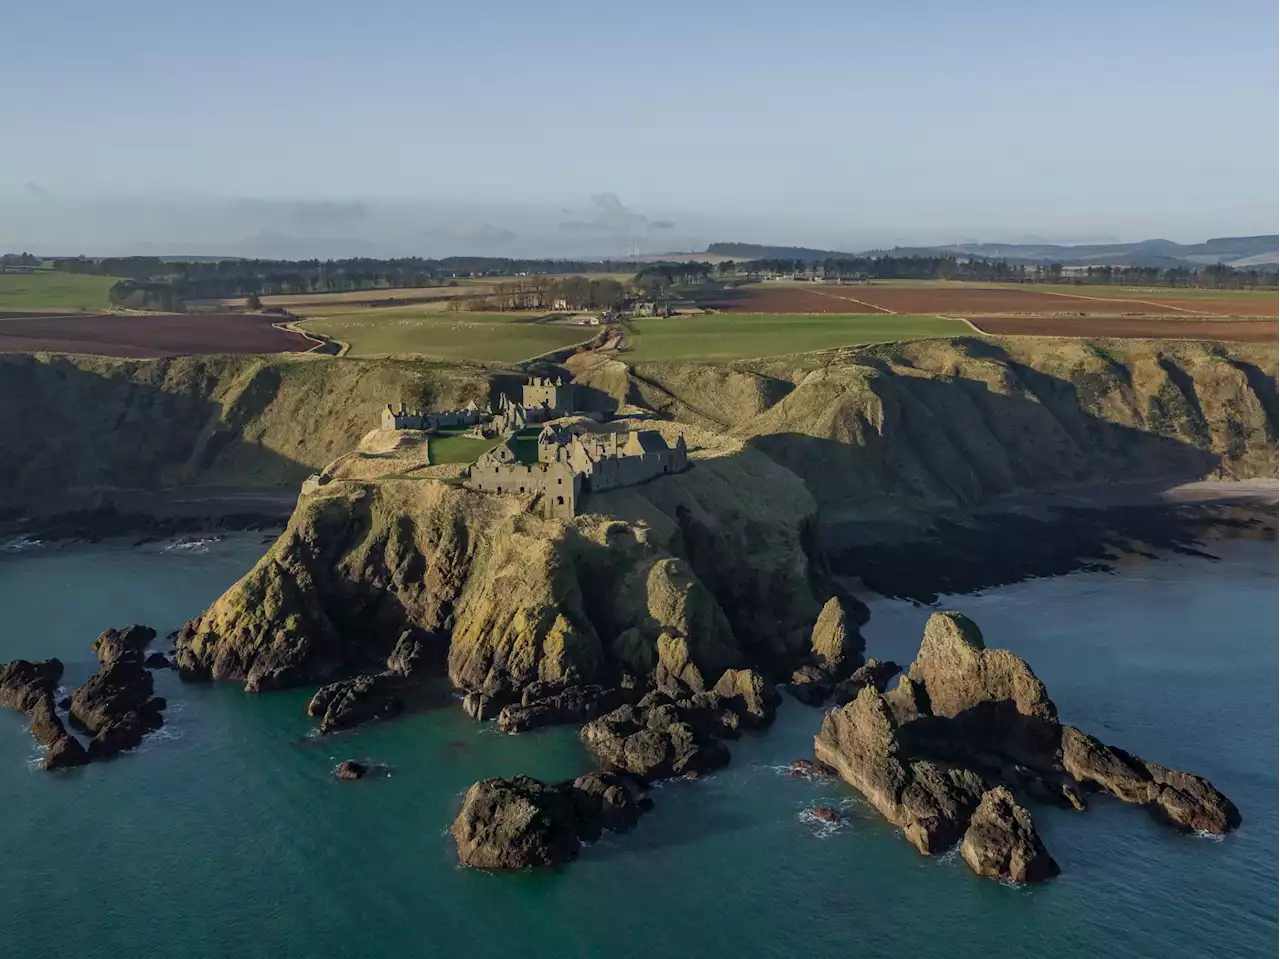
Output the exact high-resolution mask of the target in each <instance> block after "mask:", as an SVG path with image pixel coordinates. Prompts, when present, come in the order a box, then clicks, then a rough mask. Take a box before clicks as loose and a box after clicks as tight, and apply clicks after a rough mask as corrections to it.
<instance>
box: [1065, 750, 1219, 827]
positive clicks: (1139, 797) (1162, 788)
mask: <svg viewBox="0 0 1280 959" xmlns="http://www.w3.org/2000/svg"><path fill="white" fill-rule="evenodd" d="M1062 765H1063V768H1064V769H1066V771H1067V772H1069V773H1070V774H1071V775H1072V776H1074V777H1075V778H1076V779H1077V780H1079V781H1080V782H1083V783H1092V784H1094V785H1097V786H1100V787H1101V788H1103V789H1105V790H1107V791H1108V792H1110V793H1111V794H1112V795H1113V796H1116V797H1117V798H1119V799H1123V800H1124V801H1125V802H1130V803H1138V804H1140V805H1145V806H1148V807H1150V809H1151V811H1152V812H1153V813H1154V814H1155V815H1156V816H1157V817H1158V818H1160V819H1163V820H1165V821H1166V822H1169V823H1171V824H1172V825H1175V826H1178V827H1180V828H1182V829H1189V830H1199V831H1201V832H1207V833H1212V834H1213V835H1217V836H1220V835H1223V834H1224V833H1226V832H1228V831H1229V830H1231V829H1235V828H1236V827H1237V826H1239V825H1240V821H1241V820H1240V811H1239V810H1238V809H1237V808H1236V807H1235V804H1234V803H1232V802H1231V800H1230V799H1228V798H1227V797H1226V796H1224V795H1223V794H1222V793H1220V792H1219V791H1218V790H1217V789H1215V788H1214V786H1213V784H1212V783H1210V782H1209V781H1208V780H1206V779H1201V778H1200V777H1199V776H1193V775H1191V774H1190V773H1184V772H1178V771H1177V770H1173V769H1166V768H1165V767H1164V766H1160V765H1157V764H1156V763H1149V762H1147V761H1146V760H1144V759H1140V758H1139V757H1137V756H1134V755H1131V754H1130V753H1127V752H1125V751H1124V750H1123V749H1117V748H1115V747H1114V746H1107V745H1105V744H1104V743H1101V742H1099V741H1098V740H1096V739H1094V738H1093V737H1092V736H1090V735H1088V734H1086V733H1082V732H1081V731H1080V730H1078V729H1076V728H1075V727H1074V726H1064V727H1062Z"/></svg>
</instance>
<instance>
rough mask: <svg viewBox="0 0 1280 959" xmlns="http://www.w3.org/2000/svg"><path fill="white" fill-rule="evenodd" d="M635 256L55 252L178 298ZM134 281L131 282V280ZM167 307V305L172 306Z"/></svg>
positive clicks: (376, 284) (129, 291)
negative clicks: (188, 256) (263, 256)
mask: <svg viewBox="0 0 1280 959" xmlns="http://www.w3.org/2000/svg"><path fill="white" fill-rule="evenodd" d="M629 267H630V264H626V265H624V264H621V263H612V262H609V261H602V262H588V261H584V262H576V261H573V262H570V261H565V260H513V259H508V258H505V257H473V256H453V257H445V258H443V259H440V260H428V259H423V258H421V257H401V258H397V259H386V260H381V259H372V258H368V257H357V258H353V259H346V260H236V259H223V260H163V259H160V258H158V257H151V256H129V257H108V258H105V259H98V260H95V259H87V258H84V257H79V258H76V259H66V260H56V261H55V262H54V269H56V270H62V271H64V272H67V273H88V274H95V275H98V276H117V277H123V278H124V279H123V280H122V282H121V284H120V286H121V289H120V290H119V291H118V292H117V293H115V294H114V296H113V302H115V300H116V299H117V298H119V299H121V300H124V299H128V298H135V299H136V298H137V297H139V296H143V295H145V296H147V297H153V298H154V297H162V298H163V297H165V294H162V293H161V292H160V291H159V290H158V287H159V286H167V287H168V288H169V289H170V290H171V295H169V296H167V299H168V300H169V301H171V302H172V303H174V304H181V303H182V302H184V301H186V300H203V299H227V298H233V297H243V296H270V295H273V294H300V293H340V292H348V291H355V290H383V289H404V288H407V287H424V286H443V285H445V284H446V283H448V282H449V281H450V280H453V279H456V278H458V277H470V276H523V275H528V274H533V275H538V274H543V275H545V274H550V273H566V272H570V271H572V272H575V273H612V272H619V271H624V270H627V269H629ZM130 284H131V285H130ZM166 308H168V307H166Z"/></svg>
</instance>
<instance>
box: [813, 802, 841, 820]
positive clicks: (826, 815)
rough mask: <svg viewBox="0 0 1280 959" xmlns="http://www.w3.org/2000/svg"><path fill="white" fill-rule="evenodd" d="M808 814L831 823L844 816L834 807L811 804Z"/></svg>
mask: <svg viewBox="0 0 1280 959" xmlns="http://www.w3.org/2000/svg"><path fill="white" fill-rule="evenodd" d="M809 815H810V816H812V817H813V818H814V819H818V820H821V821H822V822H828V823H832V824H835V823H838V822H840V821H841V820H842V819H843V818H844V817H842V816H841V815H840V814H839V813H838V812H836V811H835V810H834V809H830V808H828V807H827V806H813V807H811V808H810V809H809Z"/></svg>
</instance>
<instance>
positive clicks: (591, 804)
mask: <svg viewBox="0 0 1280 959" xmlns="http://www.w3.org/2000/svg"><path fill="white" fill-rule="evenodd" d="M639 816H640V809H639V807H638V805H637V803H636V801H635V799H634V798H633V795H632V791H631V787H630V786H629V785H628V783H627V782H626V781H625V780H624V779H623V778H622V777H619V776H616V775H613V774H609V773H588V774H587V775H585V776H580V777H579V778H578V779H576V780H573V781H572V782H568V783H560V784H558V785H548V784H547V783H544V782H541V781H539V780H537V779H533V778H532V777H529V776H513V777H511V778H509V779H485V780H482V781H481V782H478V783H476V784H475V785H473V786H472V787H471V788H470V789H468V790H467V794H466V797H465V798H464V799H463V801H462V809H461V810H460V811H459V813H458V816H457V818H456V819H454V821H453V827H452V830H451V831H452V833H453V838H454V841H455V842H456V843H457V847H458V859H459V860H460V861H461V862H463V863H465V864H466V865H468V866H475V867H477V868H480V869H523V868H525V867H528V866H553V865H556V864H558V863H563V862H567V861H569V860H571V859H574V858H576V857H577V855H578V852H579V850H580V849H581V846H582V843H583V842H584V841H587V842H591V841H594V840H596V839H598V838H600V834H601V832H602V830H605V829H626V828H629V827H630V826H632V825H634V824H635V822H636V820H637V819H638V818H639Z"/></svg>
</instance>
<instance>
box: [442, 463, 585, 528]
mask: <svg viewBox="0 0 1280 959" xmlns="http://www.w3.org/2000/svg"><path fill="white" fill-rule="evenodd" d="M467 486H469V487H471V488H472V489H478V490H483V491H484V492H486V493H533V494H536V493H541V494H542V496H543V503H544V508H545V510H546V511H547V513H548V514H550V515H552V516H561V517H566V518H567V517H572V516H573V515H574V513H575V511H576V510H577V506H578V496H579V493H580V492H581V490H582V477H581V476H580V475H578V474H576V473H574V471H573V469H572V468H571V467H570V466H569V465H568V464H567V463H548V464H538V465H532V466H526V465H524V464H523V463H516V464H512V465H509V466H473V467H472V468H471V475H470V477H469V478H468V479H467Z"/></svg>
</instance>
